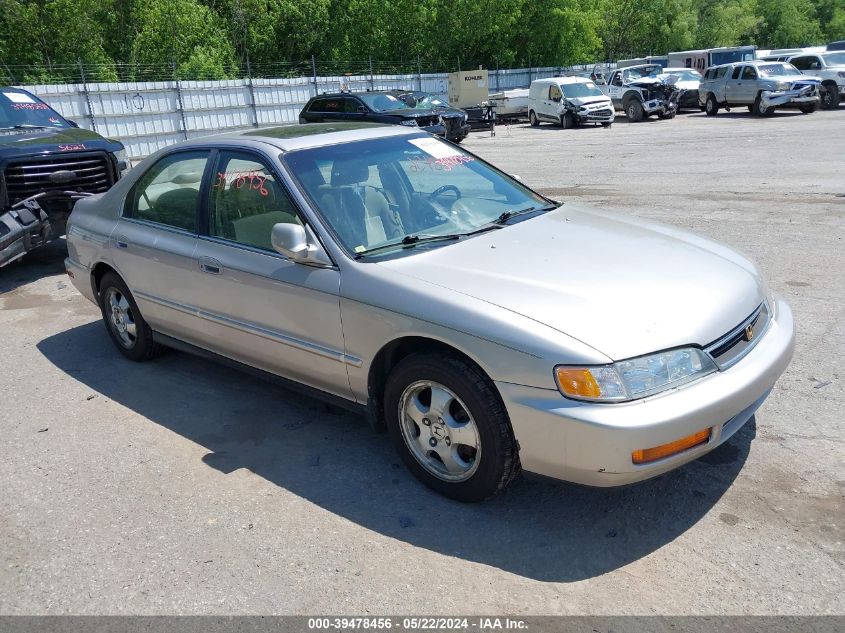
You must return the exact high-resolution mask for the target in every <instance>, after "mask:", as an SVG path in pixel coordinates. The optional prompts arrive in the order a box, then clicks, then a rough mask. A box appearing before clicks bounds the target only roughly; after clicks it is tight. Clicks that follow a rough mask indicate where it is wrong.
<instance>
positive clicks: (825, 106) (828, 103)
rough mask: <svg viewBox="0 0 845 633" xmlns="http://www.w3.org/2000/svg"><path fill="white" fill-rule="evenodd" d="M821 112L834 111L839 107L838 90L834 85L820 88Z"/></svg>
mask: <svg viewBox="0 0 845 633" xmlns="http://www.w3.org/2000/svg"><path fill="white" fill-rule="evenodd" d="M820 96H821V99H822V110H835V109H836V108H838V107H839V100H840V96H839V88H838V87H837V86H836V85H830V86H822V89H821V95H820Z"/></svg>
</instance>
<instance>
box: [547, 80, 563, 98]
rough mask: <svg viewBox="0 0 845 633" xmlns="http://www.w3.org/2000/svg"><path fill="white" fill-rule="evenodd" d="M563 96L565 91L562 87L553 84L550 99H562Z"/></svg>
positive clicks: (550, 89)
mask: <svg viewBox="0 0 845 633" xmlns="http://www.w3.org/2000/svg"><path fill="white" fill-rule="evenodd" d="M562 97H563V93H562V92H561V91H560V88H559V87H558V85H557V84H552V85H551V86H549V100H550V101H560V100H561V98H562Z"/></svg>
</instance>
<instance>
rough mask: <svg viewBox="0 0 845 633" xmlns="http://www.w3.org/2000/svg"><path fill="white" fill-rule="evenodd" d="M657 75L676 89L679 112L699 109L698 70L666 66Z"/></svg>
mask: <svg viewBox="0 0 845 633" xmlns="http://www.w3.org/2000/svg"><path fill="white" fill-rule="evenodd" d="M657 77H658V79H660V80H661V81H663V82H665V83H667V84H669V85H674V86H675V88H677V89H678V91H679V93H678V98H677V101H678V111H679V112H680V111H681V110H684V109H695V110H699V109H701V108H700V106H699V99H698V88H699V86H700V85H701V73H700V72H698V71H697V70H693V69H692V68H666V69H664V70H663V72H662V73H661V74H659V75H658V76H657Z"/></svg>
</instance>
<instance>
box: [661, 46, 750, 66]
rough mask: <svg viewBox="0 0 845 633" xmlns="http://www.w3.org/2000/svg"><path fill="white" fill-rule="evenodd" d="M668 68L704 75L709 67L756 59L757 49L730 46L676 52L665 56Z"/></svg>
mask: <svg viewBox="0 0 845 633" xmlns="http://www.w3.org/2000/svg"><path fill="white" fill-rule="evenodd" d="M667 57H668V58H669V68H692V69H693V70H697V71H698V72H700V73H704V71H705V70H707V69H708V68H710V66H718V65H720V64H729V63H731V62H747V61H751V60H753V59H756V58H757V47H756V46H753V45H749V46H730V47H723V48H704V49H701V50H697V51H676V52H674V53H669V54H668V55H667Z"/></svg>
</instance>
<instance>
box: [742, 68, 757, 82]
mask: <svg viewBox="0 0 845 633" xmlns="http://www.w3.org/2000/svg"><path fill="white" fill-rule="evenodd" d="M742 78H743V79H757V71H756V70H754V67H753V66H746V67H745V68H744V69H743V70H742Z"/></svg>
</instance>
